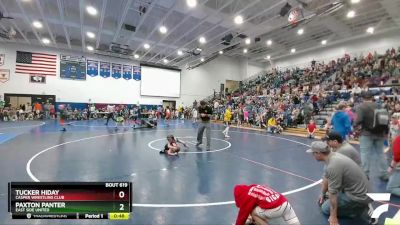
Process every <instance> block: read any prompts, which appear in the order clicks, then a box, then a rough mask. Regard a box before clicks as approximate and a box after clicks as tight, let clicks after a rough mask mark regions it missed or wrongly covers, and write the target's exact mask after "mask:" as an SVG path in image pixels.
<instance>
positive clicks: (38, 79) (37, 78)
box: [29, 74, 46, 84]
mask: <svg viewBox="0 0 400 225" xmlns="http://www.w3.org/2000/svg"><path fill="white" fill-rule="evenodd" d="M29 76H30V78H29V82H31V83H38V84H45V83H46V76H43V75H40V74H31V75H29Z"/></svg>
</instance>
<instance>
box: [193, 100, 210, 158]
mask: <svg viewBox="0 0 400 225" xmlns="http://www.w3.org/2000/svg"><path fill="white" fill-rule="evenodd" d="M198 111H199V112H198V113H199V115H200V123H199V128H198V130H197V144H196V146H199V145H201V144H202V142H203V133H204V130H205V129H207V130H206V138H207V150H210V143H211V129H210V128H211V127H210V119H211V116H212V113H213V112H212V109H211V107H210V106H208V105H207V104H206V102H205V101H200V106H199V110H198Z"/></svg>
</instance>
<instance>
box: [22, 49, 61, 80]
mask: <svg viewBox="0 0 400 225" xmlns="http://www.w3.org/2000/svg"><path fill="white" fill-rule="evenodd" d="M56 70H57V55H52V54H45V53H34V52H20V51H17V61H16V67H15V72H16V73H24V74H42V75H51V76H56Z"/></svg>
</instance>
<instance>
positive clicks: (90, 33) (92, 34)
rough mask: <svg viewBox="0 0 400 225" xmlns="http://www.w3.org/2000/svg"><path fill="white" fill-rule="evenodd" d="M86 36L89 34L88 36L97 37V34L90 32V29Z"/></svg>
mask: <svg viewBox="0 0 400 225" xmlns="http://www.w3.org/2000/svg"><path fill="white" fill-rule="evenodd" d="M86 36H88V38H95V37H96V35H95V34H94V33H93V32H90V31H88V32H86Z"/></svg>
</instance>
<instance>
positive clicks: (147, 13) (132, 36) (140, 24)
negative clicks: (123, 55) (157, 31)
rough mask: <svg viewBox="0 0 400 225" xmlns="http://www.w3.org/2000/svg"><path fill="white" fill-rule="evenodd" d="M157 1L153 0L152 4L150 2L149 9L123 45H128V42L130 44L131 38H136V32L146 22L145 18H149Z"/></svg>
mask: <svg viewBox="0 0 400 225" xmlns="http://www.w3.org/2000/svg"><path fill="white" fill-rule="evenodd" d="M158 1H159V0H154V1H153V2H151V4H150V7H149V8H148V10H147V11H146V13H145V14H144V15H142V16H141V17H140V21H139V23H138V25H137V26H136V32H133V33H132V35H131V36H130V37H129V38H128V40H127V41H126V43H125V45H129V42H131V41H132V40H133V38H134V37H135V36H136V33H138V32H137V31H139V29H140V27H141V26H142V24H143V22H144V21H145V20H146V18H147V16H149V14H150V12H151V10H152V9H153V8H154V6H156V5H157V2H158Z"/></svg>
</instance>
